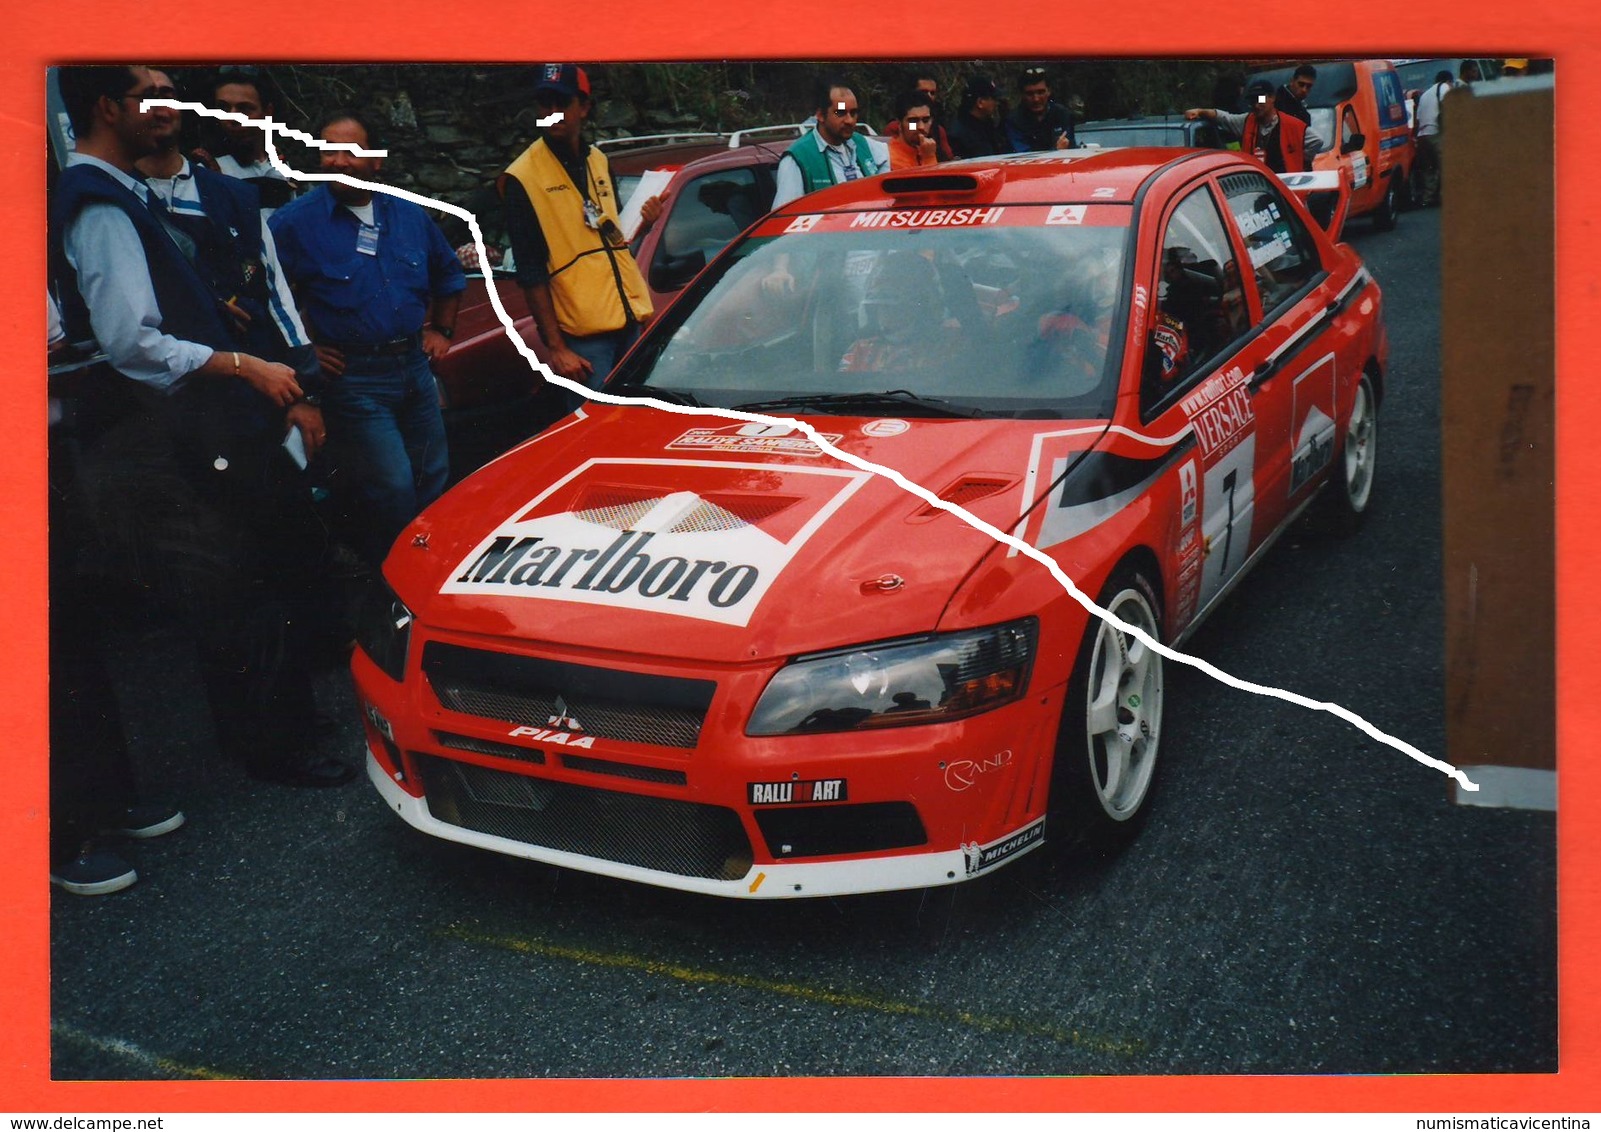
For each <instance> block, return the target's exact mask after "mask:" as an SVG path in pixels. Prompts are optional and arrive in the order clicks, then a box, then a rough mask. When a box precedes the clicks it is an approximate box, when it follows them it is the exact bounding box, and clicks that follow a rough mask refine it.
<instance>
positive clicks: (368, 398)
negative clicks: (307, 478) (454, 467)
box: [322, 347, 450, 565]
mask: <svg viewBox="0 0 1601 1132" xmlns="http://www.w3.org/2000/svg"><path fill="white" fill-rule="evenodd" d="M322 412H323V419H324V421H325V422H326V423H327V425H328V447H329V455H330V457H331V458H332V460H333V463H334V468H335V470H334V473H333V475H332V476H331V478H330V481H329V482H330V484H331V485H332V486H334V487H335V489H336V494H337V495H338V497H339V499H340V501H341V504H342V507H343V509H344V510H345V512H346V513H347V514H348V516H349V517H350V520H351V523H352V526H353V536H354V539H355V543H356V550H357V551H359V552H360V553H361V555H362V557H364V558H365V559H366V560H367V561H368V562H371V563H373V564H374V565H377V564H379V563H381V562H382V561H383V560H384V556H385V555H386V554H388V553H389V548H390V546H391V545H392V544H393V543H394V541H395V539H396V537H397V536H399V534H400V532H401V531H402V530H403V529H404V528H405V526H406V524H407V523H409V522H411V520H412V519H414V518H416V517H417V515H418V514H419V513H420V512H421V511H422V509H423V508H424V507H427V506H428V505H429V504H430V503H432V502H433V501H434V500H436V499H438V498H439V496H440V493H441V492H443V491H444V490H445V481H446V479H447V477H448V475H449V472H450V461H449V457H448V455H447V453H446V450H445V421H444V418H443V417H442V416H440V413H439V387H438V385H437V383H436V382H435V381H434V372H433V370H432V369H430V368H429V366H428V357H427V355H426V354H424V353H423V352H422V349H421V347H416V348H414V349H413V350H411V352H410V353H408V354H405V355H403V356H399V357H383V356H377V355H371V354H356V353H347V354H346V355H345V372H344V373H342V374H340V375H339V376H338V377H337V378H335V379H334V380H332V381H330V382H329V383H328V388H327V392H326V393H325V394H324V396H323V408H322Z"/></svg>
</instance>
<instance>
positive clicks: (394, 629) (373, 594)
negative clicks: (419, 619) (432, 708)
mask: <svg viewBox="0 0 1601 1132" xmlns="http://www.w3.org/2000/svg"><path fill="white" fill-rule="evenodd" d="M356 643H357V644H358V645H360V646H361V648H362V651H363V652H365V653H366V654H367V655H368V656H370V657H371V658H372V661H373V663H374V664H376V665H377V666H378V667H379V668H381V669H383V671H384V674H385V675H387V676H388V677H389V678H390V679H391V680H394V681H397V682H398V681H399V680H400V679H402V678H403V677H404V676H405V675H406V647H407V646H408V645H409V644H410V643H411V610H409V609H407V608H406V606H405V603H403V602H402V601H401V600H400V599H399V598H398V597H396V596H395V591H394V590H392V589H390V588H389V587H388V585H386V584H385V583H384V580H383V579H382V578H375V579H374V580H373V583H372V585H371V586H370V587H369V588H368V589H367V591H366V592H365V593H363V594H362V596H361V603H360V608H359V609H358V610H357V612H356Z"/></svg>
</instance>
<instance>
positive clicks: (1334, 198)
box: [1279, 169, 1351, 241]
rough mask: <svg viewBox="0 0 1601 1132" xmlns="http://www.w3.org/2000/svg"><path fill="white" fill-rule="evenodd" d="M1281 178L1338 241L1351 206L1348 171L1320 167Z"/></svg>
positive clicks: (1315, 218)
mask: <svg viewBox="0 0 1601 1132" xmlns="http://www.w3.org/2000/svg"><path fill="white" fill-rule="evenodd" d="M1279 180H1280V181H1283V182H1284V187H1285V188H1287V189H1289V190H1290V191H1291V192H1292V193H1294V194H1295V195H1296V196H1298V197H1300V198H1301V203H1302V204H1304V205H1306V209H1307V211H1308V212H1310V213H1311V214H1312V219H1313V220H1316V221H1317V223H1318V226H1319V227H1320V228H1322V229H1323V230H1324V231H1325V232H1327V233H1328V234H1329V239H1331V240H1335V241H1338V240H1339V238H1340V233H1341V232H1343V231H1344V230H1345V217H1346V213H1347V211H1348V210H1349V209H1350V207H1351V182H1350V181H1349V180H1348V179H1347V178H1346V176H1345V174H1344V173H1343V172H1342V171H1341V170H1339V169H1319V170H1318V171H1317V172H1315V173H1280V174H1279Z"/></svg>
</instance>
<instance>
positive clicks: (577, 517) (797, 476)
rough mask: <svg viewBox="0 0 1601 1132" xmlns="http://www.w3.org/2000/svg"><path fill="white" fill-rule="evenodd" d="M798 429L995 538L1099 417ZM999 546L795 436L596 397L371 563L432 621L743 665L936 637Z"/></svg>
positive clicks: (817, 422)
mask: <svg viewBox="0 0 1601 1132" xmlns="http://www.w3.org/2000/svg"><path fill="white" fill-rule="evenodd" d="M808 420H809V423H811V424H813V425H814V426H815V427H816V428H817V430H818V431H819V432H820V433H821V434H823V435H824V436H825V437H826V438H827V439H829V440H830V442H831V443H834V444H836V445H837V446H838V447H839V448H840V449H841V450H842V451H844V452H847V453H850V454H852V455H854V456H858V457H860V458H862V459H864V460H867V461H870V462H872V463H875V464H878V465H881V466H883V467H886V468H890V469H893V470H895V471H897V472H899V473H900V474H901V475H903V476H905V477H906V478H907V479H908V480H910V481H911V482H913V483H915V484H921V485H923V486H925V487H927V488H929V489H930V490H931V491H933V492H934V493H936V494H937V495H938V496H939V497H940V498H942V499H945V500H948V501H950V502H953V503H956V504H959V505H961V506H963V507H965V508H967V509H968V510H970V511H971V512H972V513H973V514H974V515H976V516H977V517H979V518H981V519H983V520H984V521H986V522H989V523H991V524H993V525H994V526H996V527H998V528H1000V529H1003V530H1009V529H1011V528H1012V527H1014V526H1015V525H1016V523H1017V521H1018V519H1019V517H1020V515H1021V514H1022V512H1023V511H1024V510H1025V508H1024V507H1023V500H1024V495H1025V493H1028V494H1030V495H1032V496H1034V497H1036V498H1037V497H1038V496H1039V495H1040V494H1041V493H1043V492H1044V491H1046V490H1048V484H1046V483H1044V482H1043V481H1041V482H1035V479H1034V477H1033V476H1031V475H1030V467H1031V463H1033V464H1038V463H1039V458H1038V453H1039V451H1040V444H1041V438H1042V437H1043V436H1045V435H1046V434H1055V436H1056V437H1057V438H1058V439H1057V440H1056V441H1055V442H1054V444H1055V445H1056V446H1057V447H1058V448H1060V444H1061V441H1060V437H1061V435H1062V433H1063V432H1064V431H1073V432H1078V431H1079V429H1080V428H1082V433H1081V435H1079V436H1076V437H1075V438H1074V441H1073V443H1072V444H1071V447H1073V448H1078V447H1083V448H1086V449H1087V448H1089V447H1090V446H1091V445H1093V444H1094V443H1095V441H1096V438H1097V436H1098V435H1099V434H1100V432H1101V430H1102V428H1103V427H1104V422H1064V421H1060V420H1052V421H1018V420H944V419H940V420H927V419H910V420H885V419H863V418H856V417H837V416H824V417H813V418H808ZM1084 426H1088V427H1084ZM1080 441H1081V442H1082V443H1081V444H1080V443H1079V442H1080ZM993 545H994V542H993V540H992V539H991V538H990V536H988V535H986V534H984V533H982V532H980V531H978V530H976V529H975V528H973V527H972V526H971V525H969V524H967V523H965V522H963V521H961V520H960V519H958V518H957V517H956V516H953V515H950V514H947V513H945V512H943V511H941V510H940V509H938V508H935V507H933V506H931V505H930V504H928V503H927V502H926V501H924V500H923V499H920V498H918V497H916V496H914V495H912V494H910V493H908V492H907V491H905V490H904V489H902V488H901V487H899V486H898V485H896V484H895V483H893V482H892V481H891V480H890V479H888V478H886V477H885V476H882V475H878V474H875V473H872V472H869V471H863V470H861V469H859V468H856V467H854V466H852V465H850V464H848V463H845V462H843V461H840V460H838V459H835V458H833V457H831V456H828V455H826V454H824V453H823V452H821V450H819V449H818V448H817V447H816V446H815V445H813V444H812V443H811V442H810V441H809V440H808V439H807V438H806V436H805V435H804V433H802V432H800V431H799V430H793V429H790V428H789V427H787V426H772V425H755V424H746V423H741V422H730V421H729V420H727V419H726V418H722V417H714V416H691V415H684V414H677V413H670V412H666V411H663V410H658V409H652V408H648V407H643V406H626V407H620V406H600V405H591V406H589V407H588V409H586V411H585V415H584V416H579V417H569V418H567V419H566V420H564V421H562V422H560V423H558V424H557V425H555V426H553V427H552V428H551V429H549V430H547V431H546V432H545V433H543V434H541V435H540V436H539V437H536V438H535V439H534V440H532V441H530V442H529V443H527V444H525V445H523V446H521V447H520V448H517V449H515V450H513V451H512V452H510V453H508V454H506V455H505V456H503V457H501V458H500V459H499V460H497V461H495V462H494V463H492V464H490V465H488V466H487V467H485V468H484V469H482V470H480V471H479V472H478V473H477V474H475V475H474V476H472V477H470V478H469V479H467V480H466V481H464V482H463V483H461V484H459V485H458V486H457V487H455V488H454V489H452V490H451V491H450V492H449V493H448V494H447V495H446V496H445V497H444V498H443V499H441V500H439V502H437V503H436V504H434V506H432V507H430V508H429V509H428V510H427V511H426V512H425V513H424V514H423V515H422V516H420V517H419V518H418V519H417V520H416V521H415V522H414V523H413V524H412V525H411V526H410V527H409V528H408V529H407V531H406V532H405V533H404V534H403V535H402V537H401V538H400V540H399V541H398V542H397V543H396V546H395V548H394V550H393V551H392V552H391V554H390V556H389V559H388V560H387V562H386V563H385V566H384V572H385V575H386V577H387V578H388V579H389V581H390V584H391V585H392V586H393V587H394V588H395V591H396V593H397V594H398V595H399V596H400V597H401V599H402V600H403V601H405V603H406V604H407V606H408V607H409V608H410V609H411V610H412V612H413V614H414V615H415V616H416V617H417V618H418V619H419V621H420V622H421V623H422V624H424V625H426V626H431V627H434V628H438V629H443V630H449V631H453V632H462V633H470V634H484V635H490V636H496V637H517V638H533V639H544V640H551V641H559V642H562V643H564V644H570V645H576V646H580V647H584V648H593V649H602V650H623V651H630V652H635V653H638V652H647V653H652V654H657V655H662V656H694V657H696V658H699V659H701V660H705V661H712V662H722V663H750V662H754V661H758V660H761V659H765V658H771V657H778V656H790V655H796V654H799V653H805V652H808V651H814V650H818V649H825V648H832V647H838V646H841V645H845V644H849V643H851V642H853V641H858V640H880V639H888V638H893V637H897V636H904V635H908V634H914V633H921V632H927V631H929V630H931V629H934V628H936V627H937V626H938V625H939V624H940V619H941V616H942V614H943V613H944V611H945V609H946V608H947V606H948V605H949V603H950V601H951V599H952V597H953V595H954V594H955V593H956V591H957V589H958V588H959V587H960V586H961V584H962V582H963V580H964V579H965V578H966V577H967V576H968V575H969V574H970V573H971V572H972V570H973V569H974V567H975V566H976V565H977V564H978V562H979V560H980V559H981V558H982V557H983V555H984V554H985V552H986V551H988V550H989V549H991V548H992V547H993Z"/></svg>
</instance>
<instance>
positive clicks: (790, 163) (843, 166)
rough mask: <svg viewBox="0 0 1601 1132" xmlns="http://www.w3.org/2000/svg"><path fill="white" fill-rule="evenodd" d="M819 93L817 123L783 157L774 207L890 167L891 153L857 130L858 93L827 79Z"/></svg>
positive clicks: (838, 81)
mask: <svg viewBox="0 0 1601 1132" xmlns="http://www.w3.org/2000/svg"><path fill="white" fill-rule="evenodd" d="M815 93H816V98H815V102H816V103H817V125H816V127H815V128H814V129H811V130H808V131H806V132H805V133H804V134H802V135H801V136H800V137H798V138H796V139H795V144H794V145H792V146H790V147H789V148H788V149H787V150H785V151H784V156H783V157H781V158H779V160H778V192H777V193H776V194H775V195H774V197H773V207H774V208H779V207H781V206H783V205H786V204H788V203H789V202H790V201H792V200H794V199H795V198H796V197H798V196H803V195H804V194H806V193H815V192H816V191H817V190H818V189H826V188H828V186H830V185H838V184H841V183H843V182H845V181H855V180H859V179H860V178H862V177H871V176H872V175H873V174H875V173H882V172H884V171H885V170H886V169H888V168H889V152H888V150H886V149H883V148H882V147H881V145H880V143H877V142H874V141H871V140H870V139H868V138H867V137H864V136H863V135H861V134H858V133H857V132H856V116H857V105H856V95H855V94H854V93H853V92H852V91H851V88H850V87H848V86H846V85H845V83H844V82H842V81H841V80H839V79H837V78H826V79H823V80H822V81H821V82H819V83H818V84H817V89H816V92H815Z"/></svg>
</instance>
